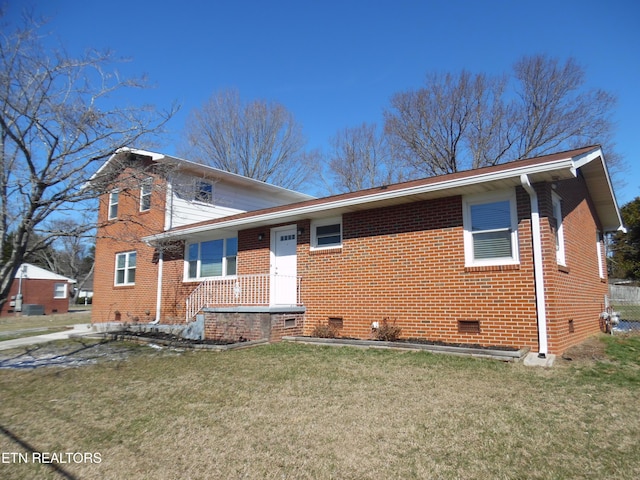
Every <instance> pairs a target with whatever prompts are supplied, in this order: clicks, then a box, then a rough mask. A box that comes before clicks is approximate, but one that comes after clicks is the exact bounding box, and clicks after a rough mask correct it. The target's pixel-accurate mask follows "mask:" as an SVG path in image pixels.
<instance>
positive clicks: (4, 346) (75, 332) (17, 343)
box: [0, 323, 96, 350]
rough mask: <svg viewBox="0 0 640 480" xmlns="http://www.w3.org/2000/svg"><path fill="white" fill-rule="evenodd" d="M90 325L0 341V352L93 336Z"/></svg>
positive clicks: (93, 332)
mask: <svg viewBox="0 0 640 480" xmlns="http://www.w3.org/2000/svg"><path fill="white" fill-rule="evenodd" d="M95 333H96V332H95V330H93V328H92V325H91V324H90V323H86V324H85V323H82V324H77V325H74V326H73V328H70V329H68V330H65V331H63V332H55V333H46V334H44V335H34V336H32V337H22V338H15V339H13V340H5V341H0V350H10V349H12V348H20V347H25V346H28V345H36V344H38V343H47V342H53V341H55V340H66V339H68V338H73V337H78V336H84V335H92V334H95Z"/></svg>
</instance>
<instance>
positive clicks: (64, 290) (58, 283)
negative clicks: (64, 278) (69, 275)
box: [53, 282, 68, 300]
mask: <svg viewBox="0 0 640 480" xmlns="http://www.w3.org/2000/svg"><path fill="white" fill-rule="evenodd" d="M59 285H62V286H63V287H64V288H63V292H62V296H59V295H57V293H58V288H57V287H58V286H59ZM67 292H68V288H67V283H66V282H56V283H54V284H53V298H55V299H57V300H60V299H64V298H67Z"/></svg>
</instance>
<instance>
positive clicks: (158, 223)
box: [91, 168, 166, 323]
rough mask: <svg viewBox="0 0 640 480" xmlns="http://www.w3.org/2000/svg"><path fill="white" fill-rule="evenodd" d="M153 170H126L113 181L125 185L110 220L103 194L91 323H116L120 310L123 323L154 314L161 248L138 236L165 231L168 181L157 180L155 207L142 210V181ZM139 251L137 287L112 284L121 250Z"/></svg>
mask: <svg viewBox="0 0 640 480" xmlns="http://www.w3.org/2000/svg"><path fill="white" fill-rule="evenodd" d="M148 176H150V175H148V174H143V175H140V174H136V171H134V170H132V169H131V168H127V169H125V170H124V171H123V172H122V173H121V175H120V177H119V181H116V182H115V184H114V186H115V185H119V186H121V187H122V190H120V194H119V199H118V217H117V219H115V220H111V221H109V220H107V211H108V202H109V195H108V194H104V195H102V196H101V197H100V198H99V210H98V226H99V227H98V232H97V236H96V266H95V273H94V297H93V309H92V318H91V320H92V322H94V323H95V322H112V321H115V320H116V312H120V320H121V321H123V322H135V321H140V322H149V321H151V320H153V319H154V318H155V316H156V292H157V278H158V263H157V253H156V251H155V249H154V248H152V247H150V246H148V245H146V244H145V243H143V242H141V241H140V238H142V237H144V236H147V235H152V234H154V233H158V232H161V231H162V230H163V228H164V217H165V199H166V188H165V183H164V181H163V180H161V179H160V178H157V177H156V178H155V179H154V185H153V189H152V193H151V209H150V210H149V211H147V212H140V203H139V201H140V181H141V180H142V179H143V178H146V177H148ZM130 251H136V252H137V261H136V264H137V266H136V281H135V285H133V286H116V285H114V276H115V259H116V254H117V253H123V252H130Z"/></svg>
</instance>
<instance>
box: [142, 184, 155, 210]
mask: <svg viewBox="0 0 640 480" xmlns="http://www.w3.org/2000/svg"><path fill="white" fill-rule="evenodd" d="M152 190H153V178H151V177H149V178H145V179H144V180H143V181H142V183H141V185H140V211H141V212H146V211H149V210H151V191H152Z"/></svg>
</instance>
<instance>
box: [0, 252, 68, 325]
mask: <svg viewBox="0 0 640 480" xmlns="http://www.w3.org/2000/svg"><path fill="white" fill-rule="evenodd" d="M75 283H76V281H75V280H73V279H71V278H67V277H64V276H62V275H58V274H57V273H53V272H51V271H49V270H46V269H44V268H41V267H38V266H36V265H32V264H30V263H23V264H22V265H21V266H20V268H19V269H18V272H17V273H16V275H15V278H14V280H13V283H12V284H11V290H10V291H9V301H8V302H6V303H5V304H4V305H3V306H2V309H1V310H0V316H2V317H6V316H12V315H16V314H21V315H36V314H39V315H43V314H44V315H50V314H52V313H67V312H68V311H69V298H70V297H71V296H72V291H71V289H72V288H73V284H75ZM20 296H22V299H21V300H20V298H19V297H20Z"/></svg>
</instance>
